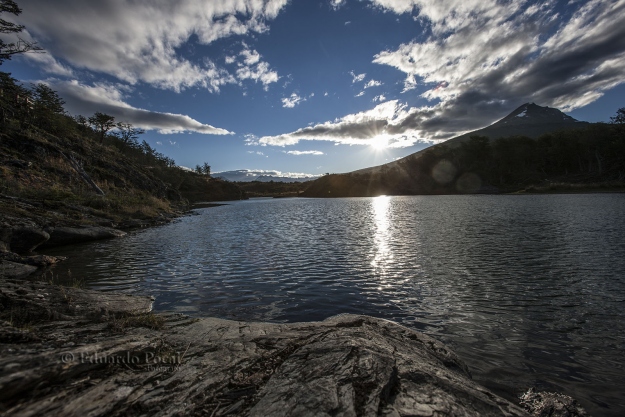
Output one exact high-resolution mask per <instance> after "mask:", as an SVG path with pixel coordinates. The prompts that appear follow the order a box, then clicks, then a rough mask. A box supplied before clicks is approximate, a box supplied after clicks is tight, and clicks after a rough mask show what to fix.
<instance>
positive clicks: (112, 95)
mask: <svg viewBox="0 0 625 417" xmlns="http://www.w3.org/2000/svg"><path fill="white" fill-rule="evenodd" d="M46 84H48V85H49V86H50V87H51V88H52V89H54V90H55V91H57V92H58V93H59V95H60V96H61V97H63V99H65V102H66V104H65V108H66V109H67V110H68V111H69V112H70V113H72V114H75V115H76V114H79V113H82V114H83V115H86V116H89V115H91V114H93V113H95V112H96V111H99V112H102V113H106V114H109V115H111V116H114V117H115V119H116V120H118V121H124V122H127V123H131V124H132V125H134V126H136V127H140V128H143V129H146V130H157V131H158V132H159V133H163V134H170V133H182V132H196V133H203V134H207V135H228V134H232V132H229V131H227V130H226V129H221V128H217V127H214V126H211V125H208V124H204V123H201V122H199V121H197V120H195V119H192V118H191V117H189V116H185V115H182V114H173V113H159V112H154V111H149V110H144V109H140V108H136V107H133V106H131V105H129V104H128V103H126V102H124V93H125V90H128V87H123V86H119V85H109V84H96V85H86V84H82V83H80V82H79V81H76V80H74V81H59V80H49V81H47V82H46Z"/></svg>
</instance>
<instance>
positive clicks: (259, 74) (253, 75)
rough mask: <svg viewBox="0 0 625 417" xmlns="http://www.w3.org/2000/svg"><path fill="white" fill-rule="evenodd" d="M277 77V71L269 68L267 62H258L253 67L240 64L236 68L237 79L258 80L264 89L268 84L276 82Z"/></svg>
mask: <svg viewBox="0 0 625 417" xmlns="http://www.w3.org/2000/svg"><path fill="white" fill-rule="evenodd" d="M279 78H280V77H279V76H278V73H277V72H276V71H272V70H270V69H269V64H268V63H266V62H260V63H258V64H257V65H255V66H253V67H250V66H242V67H240V68H239V69H237V79H239V80H253V81H255V82H259V81H260V82H261V83H262V84H263V86H264V88H265V90H267V88H268V86H269V84H271V83H275V82H277V81H278V79H279Z"/></svg>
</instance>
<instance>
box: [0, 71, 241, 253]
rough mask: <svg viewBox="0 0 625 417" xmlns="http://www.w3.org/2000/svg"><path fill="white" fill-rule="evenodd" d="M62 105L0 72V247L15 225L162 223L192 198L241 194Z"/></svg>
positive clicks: (53, 95)
mask: <svg viewBox="0 0 625 417" xmlns="http://www.w3.org/2000/svg"><path fill="white" fill-rule="evenodd" d="M62 105H63V101H62V99H61V98H60V97H58V96H57V95H56V93H55V92H54V91H52V90H50V89H48V88H47V87H46V86H45V85H41V84H40V85H37V86H34V87H33V88H32V89H26V88H24V87H22V86H21V85H18V84H17V83H16V81H15V80H14V79H12V78H11V77H10V75H9V74H6V73H0V110H1V114H0V116H1V118H0V232H1V233H0V235H2V236H0V249H4V250H8V249H10V248H7V247H5V246H6V245H5V246H3V245H1V243H2V242H4V243H5V244H7V245H8V244H9V241H10V240H11V239H12V238H11V235H12V233H13V234H15V233H17V232H16V230H17V229H19V228H24V227H26V228H31V229H32V230H38V231H44V230H51V228H55V227H81V228H85V227H89V226H92V227H93V226H97V227H103V226H106V227H112V228H121V229H124V228H130V227H137V226H145V225H149V224H158V223H164V222H167V221H169V220H170V219H171V218H173V217H175V216H177V215H180V214H181V213H182V211H183V210H186V208H188V207H189V206H190V203H192V202H195V201H217V200H234V199H237V200H238V199H241V198H245V192H244V191H243V190H241V189H240V188H239V187H237V186H236V185H235V184H232V183H229V182H226V181H222V180H219V179H213V178H211V177H210V175H202V174H198V173H196V172H190V171H188V170H184V169H182V168H179V167H177V166H176V165H175V163H174V161H173V160H172V159H171V158H168V157H166V156H164V155H162V154H160V153H159V152H157V151H156V150H155V149H153V148H152V147H151V146H150V145H149V144H148V143H147V142H145V141H143V142H142V143H139V142H138V140H137V137H138V136H139V134H140V133H142V131H140V130H139V129H136V130H134V131H132V132H130V133H132V134H127V135H125V136H124V134H123V133H124V131H122V130H121V128H119V126H118V125H114V124H113V125H112V126H110V127H109V130H108V131H106V132H102V131H98V129H97V124H96V123H91V124H90V123H88V122H87V120H86V118H84V117H77V118H75V119H74V118H72V117H70V116H69V115H67V114H66V113H65V111H64V109H63V106H62ZM116 126H117V127H116ZM126 133H128V132H126ZM20 230H21V229H20ZM29 230H30V229H29ZM32 230H31V231H32ZM20 233H21V232H20ZM33 233H34V232H33ZM16 239H17V238H15V239H13V241H15V240H16ZM26 252H27V251H26Z"/></svg>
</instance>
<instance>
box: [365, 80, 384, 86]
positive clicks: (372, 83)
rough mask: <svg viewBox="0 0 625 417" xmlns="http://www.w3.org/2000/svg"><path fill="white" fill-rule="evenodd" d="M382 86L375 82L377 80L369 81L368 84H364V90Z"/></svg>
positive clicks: (379, 82) (380, 83)
mask: <svg viewBox="0 0 625 417" xmlns="http://www.w3.org/2000/svg"><path fill="white" fill-rule="evenodd" d="M381 85H382V82H381V81H377V80H369V82H367V83H366V84H365V88H371V87H379V86H381Z"/></svg>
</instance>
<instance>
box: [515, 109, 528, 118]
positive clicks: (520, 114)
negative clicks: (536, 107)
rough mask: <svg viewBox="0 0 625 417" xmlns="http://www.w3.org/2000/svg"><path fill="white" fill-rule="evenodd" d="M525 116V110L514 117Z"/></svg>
mask: <svg viewBox="0 0 625 417" xmlns="http://www.w3.org/2000/svg"><path fill="white" fill-rule="evenodd" d="M526 116H527V109H525V110H523V111H522V112H521V113H519V114H517V115H516V117H526Z"/></svg>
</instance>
